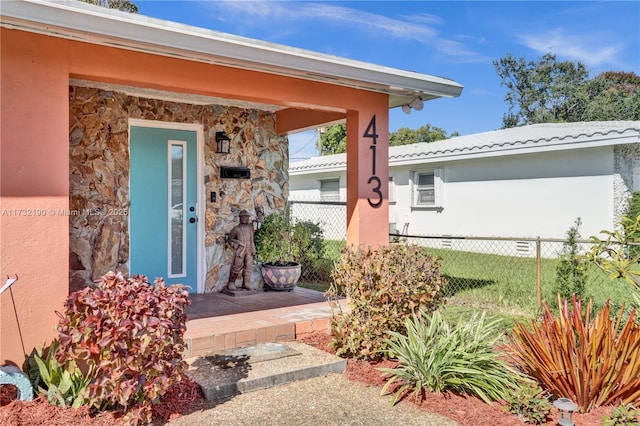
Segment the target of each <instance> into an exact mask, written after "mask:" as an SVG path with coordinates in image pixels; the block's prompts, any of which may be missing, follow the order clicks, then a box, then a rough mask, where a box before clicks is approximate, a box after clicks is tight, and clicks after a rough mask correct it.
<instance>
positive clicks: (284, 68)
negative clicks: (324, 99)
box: [0, 0, 463, 108]
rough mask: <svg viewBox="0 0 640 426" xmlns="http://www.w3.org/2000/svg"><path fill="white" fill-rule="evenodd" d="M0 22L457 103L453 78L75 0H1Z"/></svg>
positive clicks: (401, 99) (402, 99) (396, 97)
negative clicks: (448, 99)
mask: <svg viewBox="0 0 640 426" xmlns="http://www.w3.org/2000/svg"><path fill="white" fill-rule="evenodd" d="M0 18H1V19H0V24H1V25H2V26H3V27H6V28H13V29H19V30H23V31H30V32H35V33H40V34H46V35H49V36H53V37H61V38H68V39H72V40H80V41H85V42H88V43H95V44H100V45H105V46H112V47H117V48H121V49H130V50H135V51H141V52H146V53H151V54H155V55H163V56H170V57H175V58H180V59H184V60H191V61H198V62H205V63H212V64H218V65H224V66H230V67H235V68H243V69H249V70H257V71H262V72H268V73H273V74H278V75H286V76H291V77H296V78H302V79H306V80H312V81H320V82H325V83H331V84H337V85H341V86H347V87H352V88H357V89H361V90H367V91H373V92H379V93H386V94H388V95H389V107H390V108H392V107H396V106H399V105H402V104H406V103H408V102H410V101H412V100H413V99H414V98H415V97H417V96H421V97H422V99H423V100H430V99H436V98H440V97H457V96H459V95H460V93H461V92H462V88H463V86H462V85H461V84H459V83H456V82H455V81H453V80H450V79H446V78H442V77H436V76H431V75H427V74H421V73H417V72H412V71H405V70H400V69H396V68H391V67H384V66H380V65H375V64H371V63H366V62H360V61H355V60H352V59H346V58H341V57H337V56H332V55H326V54H321V53H317V52H313V51H309V50H303V49H297V48H293V47H289V46H284V45H279V44H275V43H268V42H264V41H260V40H255V39H249V38H245V37H239V36H235V35H231V34H226V33H221V32H217V31H212V30H207V29H203V28H198V27H192V26H188V25H184V24H179V23H176V22H171V21H165V20H160V19H155V18H150V17H146V16H143V15H138V14H131V13H126V12H120V11H117V10H112V9H106V8H102V7H98V6H93V5H89V4H86V3H82V2H78V1H75V0H63V1H45V0H19V1H3V2H2V5H1V7H0Z"/></svg>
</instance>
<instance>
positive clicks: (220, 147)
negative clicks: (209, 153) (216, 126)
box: [216, 132, 231, 154]
mask: <svg viewBox="0 0 640 426" xmlns="http://www.w3.org/2000/svg"><path fill="white" fill-rule="evenodd" d="M230 145H231V139H229V136H227V134H226V133H225V132H216V153H217V154H228V153H229V149H230Z"/></svg>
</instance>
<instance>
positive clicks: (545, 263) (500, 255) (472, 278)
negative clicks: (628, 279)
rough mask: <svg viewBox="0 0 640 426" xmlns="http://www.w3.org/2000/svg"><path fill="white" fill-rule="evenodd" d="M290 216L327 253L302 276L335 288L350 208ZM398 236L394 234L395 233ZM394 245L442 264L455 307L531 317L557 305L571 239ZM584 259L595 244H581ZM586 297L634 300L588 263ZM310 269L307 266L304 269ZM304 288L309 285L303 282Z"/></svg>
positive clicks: (416, 239) (409, 239)
mask: <svg viewBox="0 0 640 426" xmlns="http://www.w3.org/2000/svg"><path fill="white" fill-rule="evenodd" d="M290 208H291V215H292V216H291V217H292V218H293V219H294V220H296V221H299V220H306V221H312V222H314V223H317V224H319V225H320V227H321V228H322V230H323V234H324V241H325V245H324V246H325V251H324V255H323V258H324V259H323V262H324V265H325V267H326V269H325V270H323V271H322V273H317V272H314V271H310V272H308V273H307V274H306V277H305V274H304V273H303V277H304V278H305V279H306V280H307V281H309V282H314V283H325V284H326V285H328V284H329V283H330V270H331V268H332V265H333V262H334V261H335V260H337V259H339V257H340V253H341V250H342V249H343V248H344V246H345V240H346V203H344V202H318V201H290ZM392 231H393V230H392ZM389 238H390V241H391V242H399V243H406V244H417V245H421V246H424V247H426V248H427V250H428V252H429V253H430V254H432V255H434V256H437V257H438V258H440V259H441V271H442V273H443V274H444V275H445V277H446V278H447V281H448V284H447V287H446V295H447V297H448V300H449V302H450V303H457V304H462V305H468V306H471V307H476V308H481V309H488V310H496V309H499V310H501V311H506V312H512V313H513V314H514V315H521V314H526V315H531V314H535V313H536V312H538V311H539V309H540V305H541V302H542V301H547V302H549V304H550V305H553V304H554V303H555V300H556V297H557V296H556V294H557V270H558V265H559V264H560V258H561V256H562V254H563V253H564V252H565V250H566V244H567V241H566V240H561V239H539V238H538V239H532V238H496V237H470V236H426V235H407V234H402V233H395V232H393V233H392V232H390V234H389ZM578 247H579V251H580V253H581V254H585V253H586V252H587V251H588V250H589V249H590V248H591V242H589V241H585V240H581V241H578ZM585 267H586V268H587V272H586V283H585V284H586V285H585V294H584V297H588V298H592V299H593V300H594V305H595V306H602V305H603V304H604V303H605V302H606V301H607V300H608V299H610V300H611V303H612V305H613V308H616V307H618V306H619V305H621V304H622V303H623V302H624V301H626V300H629V299H630V298H631V296H630V294H631V293H630V290H629V286H628V285H625V284H623V283H619V282H615V281H612V280H611V279H610V278H609V277H608V276H607V275H606V274H604V273H603V272H602V271H601V270H600V269H598V268H597V267H596V266H595V265H593V264H591V263H588V264H585ZM304 268H305V265H303V269H304ZM301 285H305V284H304V283H302V284H301Z"/></svg>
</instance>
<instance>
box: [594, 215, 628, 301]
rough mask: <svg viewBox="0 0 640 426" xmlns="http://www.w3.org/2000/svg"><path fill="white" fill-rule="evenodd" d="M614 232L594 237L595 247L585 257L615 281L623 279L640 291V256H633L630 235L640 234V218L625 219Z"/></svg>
mask: <svg viewBox="0 0 640 426" xmlns="http://www.w3.org/2000/svg"><path fill="white" fill-rule="evenodd" d="M618 225H619V226H618V229H616V230H614V231H607V230H603V231H601V232H600V233H601V234H603V236H604V237H606V238H604V239H601V238H602V237H596V236H592V237H591V238H590V240H591V242H592V243H593V245H592V246H591V250H590V251H589V253H587V255H586V256H585V257H586V258H587V259H588V260H589V261H591V262H593V263H594V264H595V265H597V266H598V267H599V268H600V269H602V270H603V271H604V272H605V273H606V274H607V275H609V277H610V278H611V279H612V280H613V279H618V278H622V279H624V280H625V281H627V282H628V283H630V284H632V285H634V286H635V287H636V288H639V289H640V254H637V255H632V254H631V252H630V250H629V247H630V246H629V243H631V242H637V240H632V239H629V237H628V236H629V235H637V234H640V216H638V217H636V218H635V219H630V218H628V217H623V218H621V219H620V221H619V223H618Z"/></svg>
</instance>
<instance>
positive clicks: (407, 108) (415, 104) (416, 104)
mask: <svg viewBox="0 0 640 426" xmlns="http://www.w3.org/2000/svg"><path fill="white" fill-rule="evenodd" d="M411 108H413V109H415V110H416V111H420V110H421V109H422V108H424V102H423V101H422V98H421V97H420V96H418V97H417V98H415V99H414V100H412V101H411V102H409V103H408V104H405V105H402V112H404V113H405V114H411Z"/></svg>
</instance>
